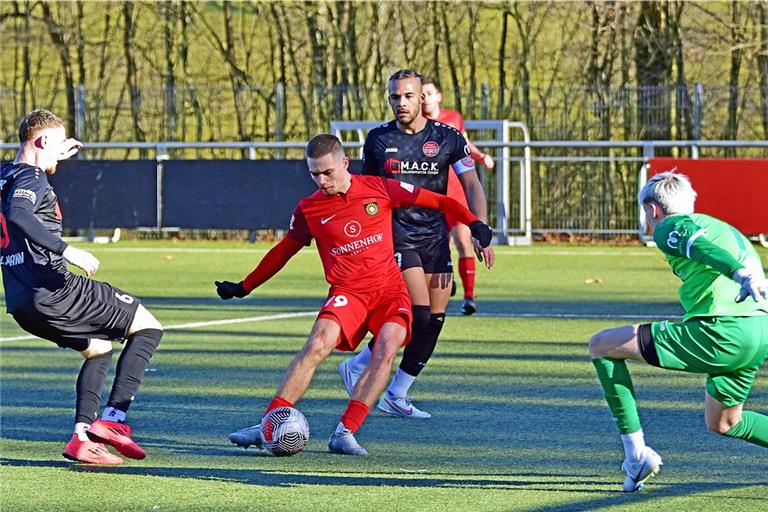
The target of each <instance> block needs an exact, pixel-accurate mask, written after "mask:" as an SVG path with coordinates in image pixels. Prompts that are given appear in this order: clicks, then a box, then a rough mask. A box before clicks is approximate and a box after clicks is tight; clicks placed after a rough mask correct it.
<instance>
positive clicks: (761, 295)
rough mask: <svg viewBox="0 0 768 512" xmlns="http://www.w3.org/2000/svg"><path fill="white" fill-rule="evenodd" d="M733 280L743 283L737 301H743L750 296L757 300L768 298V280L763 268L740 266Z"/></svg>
mask: <svg viewBox="0 0 768 512" xmlns="http://www.w3.org/2000/svg"><path fill="white" fill-rule="evenodd" d="M733 280H734V281H736V282H737V283H739V284H740V285H741V290H739V294H738V295H737V296H736V302H743V301H744V299H746V298H747V297H750V296H751V297H752V298H753V299H754V300H755V302H757V301H759V300H760V299H768V282H766V280H765V276H764V275H763V270H762V269H760V270H759V271H755V270H747V269H746V268H740V269H739V270H737V271H736V272H734V273H733Z"/></svg>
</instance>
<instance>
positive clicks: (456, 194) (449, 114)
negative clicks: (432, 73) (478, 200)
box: [430, 108, 482, 229]
mask: <svg viewBox="0 0 768 512" xmlns="http://www.w3.org/2000/svg"><path fill="white" fill-rule="evenodd" d="M430 119H434V120H435V121H438V122H440V123H443V124H447V125H448V126H452V127H454V128H456V129H457V130H459V132H460V133H462V134H463V133H464V118H463V117H461V114H460V113H459V112H458V111H456V110H448V109H447V108H441V109H440V115H438V116H437V118H430ZM470 156H471V157H472V159H473V160H475V161H477V159H476V158H475V156H474V155H473V154H470ZM481 160H482V159H481ZM445 195H447V196H448V197H452V198H454V199H455V200H457V201H458V202H460V203H461V205H462V206H465V207H469V205H468V203H467V196H466V194H464V187H462V186H461V182H460V181H459V177H458V176H457V175H456V173H455V172H449V173H448V190H447V191H446V192H445ZM448 227H449V229H450V228H452V227H453V225H449V226H448Z"/></svg>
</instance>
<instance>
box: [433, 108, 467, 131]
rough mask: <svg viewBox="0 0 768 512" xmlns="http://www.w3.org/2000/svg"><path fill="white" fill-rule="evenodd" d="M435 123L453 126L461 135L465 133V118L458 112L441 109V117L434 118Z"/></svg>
mask: <svg viewBox="0 0 768 512" xmlns="http://www.w3.org/2000/svg"><path fill="white" fill-rule="evenodd" d="M433 119H434V120H435V121H438V122H440V123H444V124H447V125H448V126H453V127H454V128H456V129H457V130H459V132H460V133H462V134H463V133H464V118H463V117H461V114H460V113H459V112H457V111H456V110H448V109H447V108H441V109H440V115H438V116H437V118H433Z"/></svg>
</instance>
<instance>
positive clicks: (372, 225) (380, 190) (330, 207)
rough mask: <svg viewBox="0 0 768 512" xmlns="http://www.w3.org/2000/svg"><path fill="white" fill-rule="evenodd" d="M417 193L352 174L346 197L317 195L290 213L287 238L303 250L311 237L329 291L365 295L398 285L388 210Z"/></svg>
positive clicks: (396, 183) (386, 181)
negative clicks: (333, 288) (332, 288)
mask: <svg viewBox="0 0 768 512" xmlns="http://www.w3.org/2000/svg"><path fill="white" fill-rule="evenodd" d="M417 196H418V188H416V187H414V186H413V185H410V184H408V183H405V182H401V181H398V180H392V179H387V178H381V177H378V176H363V175H353V176H352V184H351V186H350V187H349V190H347V192H346V193H345V194H337V195H333V196H326V195H325V194H323V193H322V192H321V191H320V190H318V191H316V192H315V193H314V194H312V195H311V196H308V197H305V198H304V199H302V200H301V201H300V202H299V205H298V206H297V207H296V209H295V210H294V212H293V218H292V219H291V224H290V227H289V229H288V234H287V235H286V236H288V237H290V238H291V239H292V240H295V241H296V242H299V243H301V244H303V245H309V244H310V242H311V241H312V239H313V238H314V239H315V240H316V242H317V250H318V252H319V253H320V260H321V261H322V262H323V269H324V270H325V279H326V281H328V283H329V284H330V285H331V286H342V287H344V288H346V289H349V290H353V291H361V292H364V291H366V290H370V289H377V288H380V287H381V286H382V284H385V283H400V282H401V281H402V277H401V274H400V269H399V268H398V267H397V263H396V262H395V258H394V245H393V238H392V209H393V208H397V207H399V206H400V205H401V204H403V203H406V204H408V205H412V204H413V203H414V202H415V201H416V197H417Z"/></svg>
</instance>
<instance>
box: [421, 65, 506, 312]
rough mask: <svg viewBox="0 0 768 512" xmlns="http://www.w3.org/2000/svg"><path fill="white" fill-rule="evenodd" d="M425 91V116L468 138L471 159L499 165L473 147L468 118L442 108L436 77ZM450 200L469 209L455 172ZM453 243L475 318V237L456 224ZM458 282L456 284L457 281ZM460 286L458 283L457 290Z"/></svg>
mask: <svg viewBox="0 0 768 512" xmlns="http://www.w3.org/2000/svg"><path fill="white" fill-rule="evenodd" d="M421 92H422V93H423V94H424V100H423V101H422V102H421V113H422V114H424V117H426V118H427V119H433V120H435V121H439V122H441V123H445V124H447V125H449V126H453V127H454V128H456V129H457V130H459V132H461V134H462V135H463V136H464V139H465V140H466V141H467V146H469V150H470V153H469V156H471V157H472V160H474V161H475V162H477V163H479V164H483V165H484V166H485V167H487V168H488V169H493V166H494V165H495V163H494V161H493V158H491V156H490V155H487V154H485V153H483V152H482V151H480V150H479V149H477V147H476V146H475V145H474V144H472V142H471V141H470V140H469V137H468V136H467V132H466V130H464V118H463V117H461V114H460V113H459V112H457V111H456V110H449V109H447V108H442V107H441V106H440V104H441V103H442V101H443V93H442V92H441V91H440V87H439V86H438V84H437V82H436V81H435V79H434V78H432V77H424V78H422V79H421ZM447 195H448V196H449V197H452V198H454V199H456V200H457V201H458V202H460V203H461V204H462V205H464V206H467V207H469V206H468V205H467V197H466V195H465V194H464V189H463V188H462V186H461V183H460V182H459V179H458V178H457V177H456V175H455V174H454V173H451V174H449V175H448V193H447ZM449 228H450V230H451V237H452V238H453V243H454V244H455V245H456V250H457V251H458V252H459V276H460V277H461V285H462V288H463V289H464V301H463V302H462V304H461V312H462V313H463V314H464V315H471V314H473V313H474V312H475V311H477V304H476V303H475V251H474V248H473V247H472V238H471V236H470V232H469V228H467V226H465V225H464V224H453V225H452V226H449ZM454 283H455V282H454ZM455 286H456V285H455V284H454V287H455Z"/></svg>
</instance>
